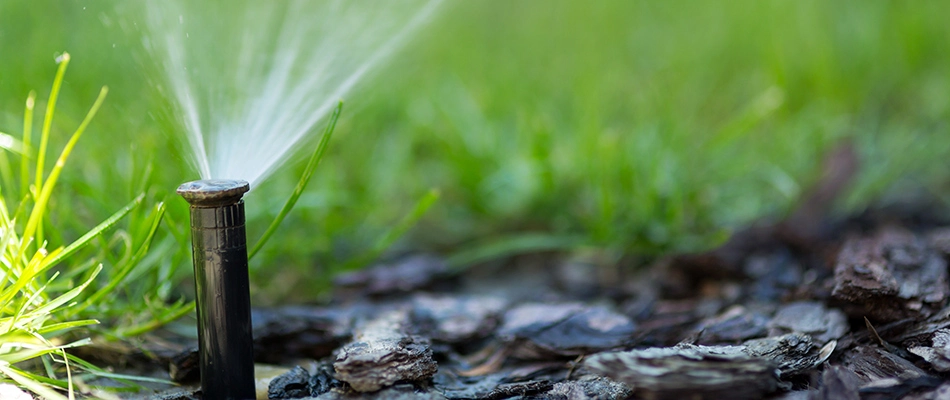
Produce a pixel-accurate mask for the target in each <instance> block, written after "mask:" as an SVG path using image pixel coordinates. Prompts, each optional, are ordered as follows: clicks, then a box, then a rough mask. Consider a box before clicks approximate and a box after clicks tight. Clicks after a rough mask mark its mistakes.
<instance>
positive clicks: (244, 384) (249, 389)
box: [178, 180, 256, 399]
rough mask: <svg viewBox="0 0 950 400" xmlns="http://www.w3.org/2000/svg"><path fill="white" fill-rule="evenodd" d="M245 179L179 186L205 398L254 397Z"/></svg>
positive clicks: (199, 182)
mask: <svg viewBox="0 0 950 400" xmlns="http://www.w3.org/2000/svg"><path fill="white" fill-rule="evenodd" d="M249 189H250V186H249V185H248V183H247V182H246V181H240V180H200V181H194V182H188V183H185V184H182V185H181V186H179V187H178V194H180V195H181V196H182V197H184V198H185V200H186V201H188V203H189V204H191V249H192V256H193V261H194V266H195V290H196V297H197V303H198V354H199V357H200V363H201V366H200V370H201V392H202V398H204V399H253V398H255V395H256V394H255V388H254V345H253V338H252V335H251V299H250V291H249V286H250V284H249V279H248V272H247V236H246V233H245V229H244V200H242V199H241V197H242V196H243V195H244V193H247V191H248V190H249Z"/></svg>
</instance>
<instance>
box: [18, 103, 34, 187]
mask: <svg viewBox="0 0 950 400" xmlns="http://www.w3.org/2000/svg"><path fill="white" fill-rule="evenodd" d="M35 105H36V92H34V91H32V90H31V91H30V94H29V96H27V97H26V110H25V111H23V140H22V142H23V149H24V153H23V157H21V158H20V198H21V199H24V200H25V199H26V196H27V195H28V194H30V185H29V184H27V182H29V181H30V157H27V155H28V154H30V146H31V145H32V143H33V107H34V106H35Z"/></svg>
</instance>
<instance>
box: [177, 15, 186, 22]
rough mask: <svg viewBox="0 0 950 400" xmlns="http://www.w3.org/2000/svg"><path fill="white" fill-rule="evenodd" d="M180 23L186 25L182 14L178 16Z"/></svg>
mask: <svg viewBox="0 0 950 400" xmlns="http://www.w3.org/2000/svg"><path fill="white" fill-rule="evenodd" d="M178 23H179V24H184V23H185V16H184V15H181V14H179V15H178Z"/></svg>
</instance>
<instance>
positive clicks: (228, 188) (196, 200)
mask: <svg viewBox="0 0 950 400" xmlns="http://www.w3.org/2000/svg"><path fill="white" fill-rule="evenodd" d="M250 189H251V186H250V185H248V183H247V181H239V180H232V179H206V180H200V181H193V182H188V183H183V184H181V186H179V187H178V194H179V195H181V197H184V198H185V201H187V202H188V203H189V204H191V205H193V206H198V207H213V206H219V205H225V204H233V203H237V202H238V201H240V200H241V197H242V196H244V193H247V191H248V190H250Z"/></svg>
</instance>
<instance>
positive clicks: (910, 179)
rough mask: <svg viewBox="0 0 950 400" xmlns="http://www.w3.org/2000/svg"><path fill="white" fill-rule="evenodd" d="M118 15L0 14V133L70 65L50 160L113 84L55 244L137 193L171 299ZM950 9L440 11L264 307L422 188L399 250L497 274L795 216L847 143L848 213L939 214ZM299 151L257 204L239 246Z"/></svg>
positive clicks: (352, 121) (650, 249) (737, 4)
mask: <svg viewBox="0 0 950 400" xmlns="http://www.w3.org/2000/svg"><path fill="white" fill-rule="evenodd" d="M223 7H226V5H223ZM134 9H135V8H134V7H128V6H123V5H122V4H121V3H118V2H117V3H110V2H101V1H70V2H60V1H46V0H43V1H18V0H6V1H0V131H3V132H7V133H10V134H17V135H18V134H19V133H20V129H21V126H22V118H23V104H24V101H25V99H26V97H27V94H28V93H29V92H30V90H36V91H37V95H38V97H37V99H38V106H37V110H38V111H37V118H36V120H35V125H36V126H39V125H40V121H41V119H40V117H39V116H40V115H42V112H43V111H42V110H43V108H44V104H45V101H46V96H47V95H48V93H49V88H50V84H51V82H52V78H53V75H54V72H55V69H56V64H55V62H54V58H55V57H56V56H57V55H58V54H60V53H61V52H63V51H68V52H69V53H70V54H71V55H72V62H71V64H70V68H69V71H68V72H67V76H66V80H65V83H64V86H63V92H62V94H61V96H60V101H59V103H58V109H57V119H56V120H55V122H54V131H53V142H52V144H51V149H57V150H56V151H58V149H59V148H61V147H62V145H63V143H64V142H65V140H66V139H67V138H68V135H69V134H70V133H71V132H72V129H73V128H74V127H75V126H76V125H78V123H79V121H80V120H81V119H82V116H83V115H84V113H85V111H86V109H87V108H88V107H89V105H91V103H92V101H93V100H94V98H95V96H96V94H97V92H98V89H99V87H100V86H102V85H108V86H109V88H110V94H109V98H108V99H107V100H106V105H105V106H104V108H103V109H102V110H101V111H100V112H99V115H98V116H97V117H96V119H95V121H94V122H93V124H92V125H91V126H90V130H89V131H88V132H87V133H86V135H85V136H84V137H83V140H82V142H80V144H79V147H78V149H77V150H76V151H75V152H74V154H73V156H72V157H73V158H72V159H71V160H70V167H69V168H68V169H67V171H66V172H65V174H64V177H63V182H62V187H60V188H58V189H57V191H58V192H59V193H60V195H59V196H55V197H54V204H52V205H51V207H52V208H53V209H54V211H53V216H52V218H51V219H50V221H51V222H50V223H51V224H55V226H56V227H57V229H56V230H54V231H51V233H50V236H51V241H56V240H61V241H66V240H71V239H72V238H75V237H76V236H78V235H80V234H81V233H82V232H84V230H85V229H88V227H90V226H92V225H94V224H95V223H97V222H98V221H101V220H102V219H104V218H105V217H106V216H108V215H110V214H111V213H112V212H114V211H115V210H116V209H118V208H119V207H121V206H122V205H123V204H125V203H127V202H128V201H129V200H131V199H132V198H133V197H134V196H135V195H136V194H137V193H139V192H146V193H147V196H148V200H147V202H149V203H154V202H157V201H163V200H164V201H167V202H168V204H169V206H170V210H169V214H168V215H167V216H166V226H167V232H166V233H164V234H163V235H165V236H164V237H165V239H163V240H162V241H161V245H160V246H156V249H155V250H154V251H155V252H158V253H160V254H163V255H162V256H155V257H152V259H150V261H148V262H150V263H153V264H154V265H155V266H160V265H165V267H164V268H166V269H169V268H171V266H170V265H168V264H176V265H178V264H183V265H184V267H182V268H179V269H177V272H174V273H169V274H166V275H167V276H164V278H163V279H165V280H166V281H167V285H168V286H167V287H166V288H165V290H168V291H176V290H181V287H187V285H189V284H190V283H189V282H190V271H189V269H190V267H189V266H188V262H189V257H190V256H189V255H188V253H187V252H188V251H189V246H188V242H187V240H188V239H187V234H186V232H185V226H186V224H187V214H186V208H185V207H186V205H185V203H184V201H182V200H181V199H179V198H177V196H175V195H174V189H175V188H176V187H177V185H178V184H180V183H182V182H184V181H188V180H192V179H194V178H196V173H195V172H194V171H192V170H191V169H190V167H189V162H188V160H189V156H188V155H187V154H184V153H183V151H182V149H181V148H180V146H179V145H178V139H177V138H176V135H179V134H180V132H174V131H173V130H174V128H173V125H171V124H169V123H168V121H165V120H164V119H163V118H162V117H161V116H162V115H163V113H164V112H165V110H167V109H168V104H167V103H166V100H165V99H163V98H162V97H161V96H158V94H157V91H156V90H155V85H156V84H157V82H159V81H160V80H161V77H158V76H156V74H155V67H154V63H155V61H154V60H150V59H149V55H148V54H145V52H144V51H143V48H142V46H141V42H142V40H143V38H147V37H148V32H145V31H144V30H143V29H142V27H141V25H142V24H141V22H140V20H141V16H140V15H135V13H134V12H133V11H134ZM947 15H950V3H946V2H939V1H934V2H883V1H881V2H826V1H795V2H779V1H730V2H713V1H664V2H639V1H626V0H619V1H596V2H585V1H576V0H545V1H541V0H533V1H526V0H515V1H511V0H495V1H477V2H476V1H470V2H466V1H447V2H446V3H445V4H443V7H442V9H441V10H440V12H439V13H438V15H437V16H436V17H435V18H433V20H432V22H431V23H430V24H429V25H428V26H427V27H425V28H424V29H423V30H422V31H421V32H419V34H417V35H416V36H415V38H414V39H413V40H411V41H410V42H409V44H408V45H407V46H406V47H405V48H404V49H403V50H402V51H400V52H399V53H397V55H396V56H395V57H393V58H392V59H390V60H389V61H388V62H386V63H384V64H383V65H381V66H380V68H378V69H377V70H376V72H375V73H374V74H373V75H372V76H370V77H369V78H368V79H366V80H364V82H363V83H362V84H361V86H360V88H359V89H358V90H356V91H354V92H353V93H351V94H350V95H349V96H348V97H347V98H346V99H345V100H346V106H345V108H344V113H343V118H342V119H341V121H340V123H339V125H338V126H337V132H336V134H335V136H334V138H333V141H332V142H331V145H330V150H329V154H328V157H327V158H326V159H325V160H324V162H323V164H322V165H321V166H320V168H319V169H318V170H317V173H316V176H315V177H314V179H313V181H312V182H311V184H310V187H309V190H308V191H307V193H306V194H304V196H303V197H302V199H301V201H300V203H298V205H297V207H296V209H295V210H294V211H293V212H292V214H291V215H290V217H289V219H288V220H287V221H285V224H284V225H283V226H282V228H281V229H280V230H279V231H278V232H277V234H276V237H275V238H274V239H273V240H272V241H271V242H270V243H269V245H268V247H267V248H266V249H265V250H264V252H263V253H262V254H261V255H260V256H259V257H257V258H256V259H254V260H253V261H252V270H253V276H252V281H253V282H254V283H255V286H256V288H255V291H256V294H257V295H258V298H259V299H262V300H261V301H264V302H268V301H279V300H288V298H290V299H310V298H314V297H315V296H316V295H317V293H318V292H319V288H320V287H322V286H321V282H324V283H325V277H326V276H328V273H329V272H330V271H332V270H333V269H334V268H335V266H338V265H342V264H344V263H345V262H346V261H347V260H351V259H353V258H354V257H359V255H361V254H365V252H366V251H367V250H368V249H370V248H371V247H372V246H373V243H374V242H375V241H376V240H377V239H378V238H379V237H380V235H382V234H383V233H384V232H386V231H387V229H389V227H391V226H392V225H393V224H395V223H397V222H398V221H399V220H400V219H401V218H402V217H403V216H404V215H405V214H406V213H407V212H408V211H409V210H410V209H411V208H412V207H413V204H414V203H415V202H416V201H417V200H418V199H419V198H420V197H421V196H423V195H424V194H425V193H426V192H427V191H428V190H429V189H431V188H437V189H439V190H440V191H441V198H440V200H439V201H438V203H437V204H436V205H435V206H434V207H433V208H432V209H431V210H430V211H429V212H428V213H427V214H426V215H425V217H424V218H423V219H422V220H421V221H420V222H419V223H418V224H417V225H416V226H415V227H414V228H413V229H412V230H411V231H410V232H409V233H408V234H407V235H406V236H404V237H403V238H402V239H401V240H400V241H399V242H398V243H397V244H396V245H395V246H394V247H393V248H392V249H391V250H390V251H391V252H400V251H407V250H419V249H422V250H427V251H436V252H439V253H441V254H445V255H447V256H452V255H454V254H459V252H465V251H469V250H472V249H475V248H479V246H487V247H485V248H489V249H495V250H492V251H494V252H495V253H496V254H494V255H495V256H498V257H502V256H504V255H506V254H507V251H506V250H505V248H504V246H501V247H499V246H497V244H498V243H502V244H504V243H521V242H518V239H519V238H529V239H531V240H528V241H527V242H525V243H529V245H528V247H531V246H532V245H531V243H534V245H536V246H538V247H539V248H548V247H551V246H553V247H560V248H564V249H565V250H567V251H575V250H578V249H581V248H583V249H594V250H595V251H597V252H603V253H604V254H607V255H610V256H611V257H619V256H620V255H624V254H644V255H654V254H659V253H662V252H668V251H689V250H697V249H702V248H704V247H708V246H711V245H714V244H715V243H717V242H718V241H720V240H722V239H723V237H724V235H725V234H726V233H728V232H729V230H731V229H735V228H737V227H740V226H741V225H742V224H744V223H748V222H750V221H752V220H754V219H756V218H761V217H772V218H780V217H781V216H783V215H785V214H786V213H787V212H789V211H790V210H791V209H792V207H793V206H794V204H795V200H796V199H797V198H798V197H799V196H800V195H801V194H802V192H803V191H804V190H806V189H807V188H808V186H809V184H810V183H812V182H814V180H815V179H816V178H817V176H818V173H819V172H820V167H821V165H820V160H821V157H822V155H824V154H825V153H826V152H828V151H829V150H830V149H831V148H833V147H834V146H835V144H837V143H840V141H842V140H844V139H849V140H853V141H854V143H855V144H856V145H857V149H858V152H859V153H860V156H861V160H862V164H861V169H860V175H859V176H858V178H857V181H856V183H855V184H854V185H853V187H852V188H851V190H850V192H849V195H848V197H847V198H846V199H844V201H843V202H842V204H840V205H839V206H840V208H841V209H842V210H856V209H859V208H860V207H862V206H864V205H866V204H868V203H869V202H870V201H873V200H876V199H879V198H881V196H884V195H886V194H887V193H888V192H893V191H895V190H902V191H906V190H907V188H915V189H923V190H925V191H929V192H932V193H934V194H936V195H937V196H942V198H947V197H946V195H947V194H950V186H948V182H950V180H948V169H947V168H946V167H945V160H946V159H947V157H948V156H950V140H948V137H947V121H948V116H950V115H948V112H950V51H948V46H950V24H947V22H946V16H947ZM342 48H343V49H345V47H342ZM226 61H227V60H223V62H226ZM322 128H323V126H322V124H318V126H317V127H315V129H314V133H315V135H313V136H315V137H316V136H318V134H317V133H318V132H319V131H320V130H322ZM313 143H315V142H313ZM313 143H310V145H312V144H313ZM302 158H303V157H298V158H295V160H297V161H294V162H291V163H289V164H287V165H285V166H284V167H283V168H281V169H280V170H279V171H277V172H276V173H275V174H274V175H273V176H272V177H271V178H270V179H269V180H268V181H267V182H265V183H264V184H263V185H262V186H261V187H260V188H258V189H256V190H255V191H254V192H253V193H252V194H251V195H250V196H249V198H248V200H247V202H248V203H247V207H248V212H249V215H250V218H249V231H250V232H249V234H250V237H251V238H256V237H258V236H259V235H260V234H261V233H262V232H263V230H264V228H266V226H267V224H268V223H269V222H270V220H271V219H272V218H273V217H274V215H276V213H277V211H278V210H279V208H280V206H281V205H282V204H283V202H284V201H285V199H286V198H287V197H288V196H289V194H290V192H291V190H292V188H293V186H294V184H295V183H296V180H297V178H298V177H299V174H300V171H301V169H302V167H303V162H301V161H300V160H298V159H302ZM133 223H134V222H133ZM51 229H52V228H51ZM252 240H253V239H252ZM522 242H524V241H522ZM102 245H103V246H109V245H110V244H109V243H103V244H102ZM508 250H511V249H508ZM463 262H464V260H463ZM171 270H175V269H173V268H172V269H171Z"/></svg>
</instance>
